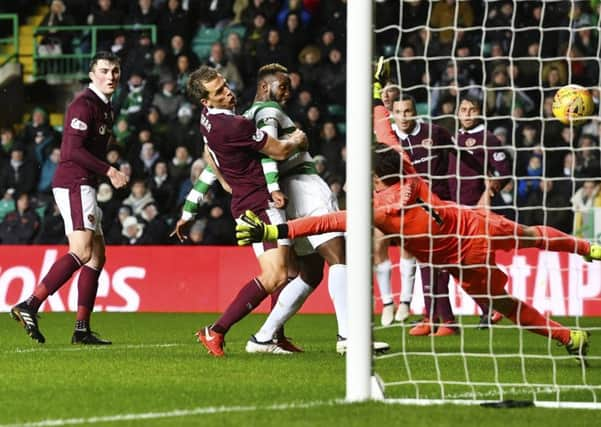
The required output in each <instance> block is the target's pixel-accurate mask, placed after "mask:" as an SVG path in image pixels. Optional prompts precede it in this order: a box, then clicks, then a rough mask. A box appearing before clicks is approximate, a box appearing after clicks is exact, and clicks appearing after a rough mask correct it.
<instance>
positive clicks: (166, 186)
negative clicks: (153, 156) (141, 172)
mask: <svg viewBox="0 0 601 427" xmlns="http://www.w3.org/2000/svg"><path fill="white" fill-rule="evenodd" d="M148 188H149V189H150V192H151V194H152V198H153V199H154V200H155V201H156V205H157V207H158V209H159V212H161V213H163V214H167V213H172V212H174V211H175V209H174V202H175V187H174V186H173V183H172V182H171V179H170V177H169V170H168V168H167V163H166V162H165V161H164V160H158V161H157V162H156V163H155V164H154V168H153V173H152V176H151V177H150V178H149V180H148Z"/></svg>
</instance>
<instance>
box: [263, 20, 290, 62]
mask: <svg viewBox="0 0 601 427" xmlns="http://www.w3.org/2000/svg"><path fill="white" fill-rule="evenodd" d="M274 63H278V64H282V65H283V66H285V67H289V66H291V65H292V55H291V53H290V48H289V47H288V46H286V45H285V44H283V43H282V42H281V38H280V32H279V30H277V29H275V28H271V29H270V30H269V31H268V32H267V38H266V39H265V42H264V44H263V45H261V49H259V50H258V51H257V67H262V66H263V65H267V64H274Z"/></svg>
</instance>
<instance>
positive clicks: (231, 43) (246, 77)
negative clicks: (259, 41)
mask: <svg viewBox="0 0 601 427" xmlns="http://www.w3.org/2000/svg"><path fill="white" fill-rule="evenodd" d="M225 57H226V58H227V60H228V62H231V63H232V64H234V65H235V66H236V68H237V69H238V71H239V72H240V77H241V78H242V82H243V83H244V84H245V85H246V84H248V83H249V82H250V78H251V76H252V75H253V72H252V71H250V70H249V59H248V56H247V55H246V52H244V50H243V49H242V39H241V38H240V35H239V34H238V33H236V32H235V31H232V32H230V33H229V34H228V35H227V39H226V44H225Z"/></svg>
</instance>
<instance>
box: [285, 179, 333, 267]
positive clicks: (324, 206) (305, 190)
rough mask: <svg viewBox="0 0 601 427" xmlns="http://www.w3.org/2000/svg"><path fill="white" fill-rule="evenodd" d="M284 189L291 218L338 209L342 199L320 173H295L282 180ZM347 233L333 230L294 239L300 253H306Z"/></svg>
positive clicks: (296, 249)
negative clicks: (335, 194)
mask: <svg viewBox="0 0 601 427" xmlns="http://www.w3.org/2000/svg"><path fill="white" fill-rule="evenodd" d="M280 185H281V187H282V191H283V192H284V194H285V195H286V196H288V205H287V206H286V215H287V216H288V218H290V219H295V218H304V217H308V216H319V215H324V214H327V213H330V212H336V211H338V201H337V200H336V196H334V194H333V193H332V191H331V190H330V187H329V186H328V184H326V183H325V182H324V180H323V179H321V178H320V177H319V175H312V174H309V175H291V176H288V177H286V178H284V179H282V180H281V181H280ZM342 236H344V233H341V232H332V233H323V234H316V235H313V236H307V237H301V238H299V239H295V240H294V250H295V252H296V254H297V255H298V256H306V255H310V254H312V253H314V252H315V250H316V249H317V248H318V247H319V246H321V245H322V244H324V243H325V242H327V241H329V240H332V239H334V238H336V237H342Z"/></svg>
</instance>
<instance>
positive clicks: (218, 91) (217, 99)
mask: <svg viewBox="0 0 601 427" xmlns="http://www.w3.org/2000/svg"><path fill="white" fill-rule="evenodd" d="M187 92H188V95H189V96H190V97H191V98H192V99H193V100H194V101H195V102H196V103H199V104H202V105H204V106H205V107H210V108H225V109H228V110H232V109H233V108H234V107H235V106H236V95H234V92H232V90H231V89H230V87H229V86H228V85H227V81H226V80H225V78H224V77H223V76H222V75H221V74H219V73H218V72H217V70H215V69H214V68H211V67H208V66H206V65H203V66H202V67H200V68H199V69H197V70H195V71H194V72H192V74H190V78H189V79H188V86H187Z"/></svg>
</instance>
